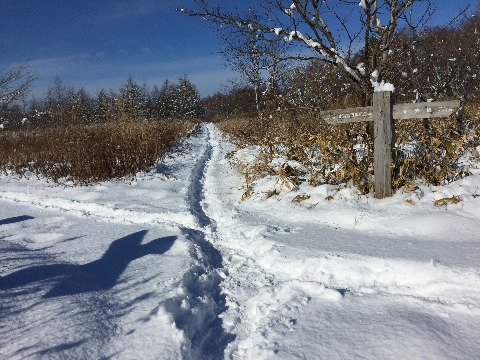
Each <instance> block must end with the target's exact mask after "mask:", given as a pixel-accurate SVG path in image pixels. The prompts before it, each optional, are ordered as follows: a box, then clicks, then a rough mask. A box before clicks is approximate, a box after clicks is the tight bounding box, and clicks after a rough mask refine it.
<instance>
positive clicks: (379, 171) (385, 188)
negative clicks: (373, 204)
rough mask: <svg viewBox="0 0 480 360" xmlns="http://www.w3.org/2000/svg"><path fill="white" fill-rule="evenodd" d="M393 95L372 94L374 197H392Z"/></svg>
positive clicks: (385, 92)
mask: <svg viewBox="0 0 480 360" xmlns="http://www.w3.org/2000/svg"><path fill="white" fill-rule="evenodd" d="M392 98H393V95H392V93H391V92H390V91H384V92H377V93H374V94H373V126H374V143H373V147H374V151H375V152H374V154H375V159H374V170H373V171H374V176H375V197H376V198H377V199H383V198H385V197H389V196H392V170H391V167H390V166H391V164H392V149H393V147H394V144H395V127H394V126H395V125H394V123H393V99H392Z"/></svg>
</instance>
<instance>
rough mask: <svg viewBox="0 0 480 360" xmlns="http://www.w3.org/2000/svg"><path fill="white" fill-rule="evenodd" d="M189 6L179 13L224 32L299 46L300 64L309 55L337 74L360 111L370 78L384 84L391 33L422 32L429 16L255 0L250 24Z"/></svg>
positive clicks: (425, 2)
mask: <svg viewBox="0 0 480 360" xmlns="http://www.w3.org/2000/svg"><path fill="white" fill-rule="evenodd" d="M193 2H194V3H195V5H196V8H194V9H181V11H182V12H184V13H186V14H187V15H190V16H201V17H203V18H205V19H206V20H208V21H210V22H213V23H216V24H218V25H221V26H222V27H224V28H226V27H229V28H231V29H233V28H236V29H239V28H244V29H254V30H255V31H257V32H258V34H261V36H263V37H264V38H266V39H271V38H272V37H273V36H280V37H283V39H285V40H286V41H287V42H290V43H292V44H297V45H300V50H301V52H300V54H301V55H300V54H299V55H297V56H296V57H297V58H299V59H301V58H303V59H304V58H309V56H306V55H305V49H306V48H307V49H309V50H310V51H311V52H312V55H313V56H314V57H315V58H317V59H319V60H321V61H323V62H325V63H327V64H329V65H331V66H334V67H336V68H338V69H339V70H340V71H341V72H342V73H343V74H344V76H345V78H346V79H347V80H348V81H349V82H350V84H351V85H352V86H353V89H354V91H356V92H357V93H358V94H359V95H360V96H361V97H362V99H363V103H364V104H365V105H367V104H368V103H370V101H371V97H372V95H371V93H372V89H371V75H372V74H375V75H376V80H377V81H378V82H381V81H382V80H388V79H384V74H385V70H386V68H387V67H388V66H389V63H390V62H391V59H390V58H391V51H390V50H391V47H392V42H393V40H394V34H395V31H396V29H397V28H398V27H399V26H400V25H401V24H403V25H405V26H409V27H412V28H416V27H418V26H421V25H422V24H424V23H425V22H426V19H428V17H429V15H430V14H431V13H432V11H433V5H432V4H431V1H430V0H360V1H359V0H338V1H325V0H263V1H260V0H257V1H255V2H254V3H256V11H257V12H258V16H256V17H254V18H253V19H252V18H249V17H248V16H245V15H240V14H241V12H239V10H237V9H230V10H229V9H226V8H225V6H224V5H219V3H220V2H218V1H215V0H193ZM414 10H415V11H414ZM242 13H244V12H242ZM359 50H361V52H360V56H354V55H356V54H358V52H359ZM310 58H311V56H310Z"/></svg>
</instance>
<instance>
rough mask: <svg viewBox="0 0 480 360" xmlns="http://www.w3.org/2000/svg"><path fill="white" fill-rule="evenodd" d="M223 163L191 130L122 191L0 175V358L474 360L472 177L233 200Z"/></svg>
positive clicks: (479, 218) (477, 313)
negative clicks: (407, 187)
mask: <svg viewBox="0 0 480 360" xmlns="http://www.w3.org/2000/svg"><path fill="white" fill-rule="evenodd" d="M232 150H233V146H232V145H231V144H230V143H229V142H228V141H227V140H225V139H224V138H223V137H222V136H221V134H220V133H219V131H218V130H217V129H216V128H215V127H214V126H213V125H202V126H200V127H199V129H198V130H196V132H195V133H194V134H192V136H190V137H189V138H187V139H186V140H185V141H184V142H183V143H181V144H180V145H179V146H178V147H177V148H175V149H174V150H172V152H171V154H170V155H169V156H167V157H166V159H165V161H164V162H163V163H159V164H158V165H157V166H155V167H154V168H152V169H151V171H149V172H148V173H143V174H139V175H138V177H137V179H136V180H135V181H131V182H130V181H123V180H117V181H111V182H105V183H101V184H98V185H94V186H88V187H73V186H70V185H69V184H65V185H64V186H55V185H52V184H51V183H49V182H47V181H45V180H42V179H37V178H36V177H34V176H31V177H30V178H29V179H16V178H15V177H7V176H5V175H3V176H1V177H0V248H1V250H2V251H1V252H0V257H1V260H0V263H1V268H0V316H1V319H2V322H1V326H0V358H8V359H16V358H33V359H37V358H75V359H93V358H113V359H133V358H135V359H180V358H183V359H223V358H225V359H272V358H275V359H277V358H278V359H296V358H300V359H302V358H306V359H313V358H318V357H319V356H321V357H322V358H328V359H345V358H368V359H372V358H385V359H394V358H400V357H401V358H404V359H419V358H422V359H452V358H455V359H473V358H476V357H477V354H478V352H479V351H480V342H479V341H478V339H479V338H480V337H479V335H480V330H479V329H480V326H479V325H480V281H479V280H480V275H479V274H480V266H479V263H480V238H479V236H478V234H479V232H480V211H479V209H480V193H479V190H478V189H480V171H479V170H475V169H474V170H473V175H472V176H469V177H467V178H465V179H462V180H458V181H456V182H454V183H452V184H450V185H447V186H441V187H434V188H428V187H420V188H419V189H417V190H416V191H415V192H413V193H401V192H398V193H397V194H395V195H394V196H393V197H391V198H388V199H384V200H377V199H373V198H371V197H370V196H365V195H361V194H359V193H358V192H356V191H355V189H352V188H350V187H348V186H333V185H322V186H318V187H315V188H312V187H310V186H307V185H302V186H300V187H293V188H292V189H287V188H286V187H285V186H282V185H281V183H280V182H277V183H276V182H275V179H274V178H273V177H270V178H264V179H261V180H257V181H256V182H255V184H254V187H255V193H254V195H253V196H252V197H251V198H250V199H247V200H245V201H241V200H240V198H241V192H242V191H241V190H240V188H241V186H242V178H241V176H240V175H239V174H237V173H236V172H235V170H233V169H232V167H231V166H230V163H229V160H227V158H226V156H225V155H226V154H227V153H228V152H230V151H232ZM255 151H257V150H256V149H255V148H253V147H251V148H247V149H244V150H242V151H241V152H237V153H235V155H234V157H236V158H240V159H242V160H243V161H249V159H253V155H254V152H255ZM275 183H276V185H275ZM273 186H276V187H277V188H278V193H279V195H277V196H272V197H270V198H265V196H264V193H265V192H266V191H269V190H272V187H273ZM299 194H308V195H309V196H310V197H309V198H307V199H306V200H305V201H302V202H300V203H293V202H292V199H293V198H294V197H295V196H296V195H299ZM453 196H456V197H459V198H460V199H461V201H460V202H459V203H456V204H455V203H447V204H446V205H442V206H437V205H435V203H434V201H435V200H438V199H444V198H449V197H453ZM407 201H408V202H407ZM320 354H321V355H320Z"/></svg>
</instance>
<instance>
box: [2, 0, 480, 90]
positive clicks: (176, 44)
mask: <svg viewBox="0 0 480 360" xmlns="http://www.w3.org/2000/svg"><path fill="white" fill-rule="evenodd" d="M222 2H223V3H230V4H235V3H238V4H241V3H245V2H246V0H239V1H233V0H223V1H222ZM434 2H435V3H436V4H437V6H438V11H437V14H436V21H438V22H440V23H441V22H442V21H443V19H447V18H449V17H450V16H452V14H454V13H455V12H457V11H458V9H459V8H460V7H462V6H464V5H465V4H468V3H472V4H476V3H477V0H473V1H468V0H456V1H450V0H434ZM191 4H192V3H191V0H1V4H0V66H1V67H3V66H5V65H15V64H16V63H20V62H24V61H26V60H28V61H29V62H30V66H31V68H32V69H33V71H34V72H35V73H36V74H37V75H38V76H39V79H38V80H37V82H36V85H35V89H34V91H33V93H34V94H35V95H36V96H41V95H42V94H43V91H44V90H45V89H46V88H47V87H49V86H51V85H52V84H53V81H54V79H55V77H56V76H58V77H60V79H61V80H62V81H63V83H64V84H66V85H71V86H74V87H76V88H79V87H84V88H85V89H86V90H88V91H89V92H91V93H93V94H95V93H96V92H97V91H98V90H100V89H101V88H105V89H107V90H108V89H110V88H112V89H114V90H117V89H118V88H119V86H120V85H121V84H122V83H124V82H125V80H126V79H127V78H128V77H130V76H131V77H132V78H133V79H134V80H136V81H137V82H142V81H144V80H145V81H147V83H148V84H149V85H150V86H152V85H154V84H158V85H160V84H161V83H162V82H163V80H164V79H166V78H168V79H171V80H174V79H176V78H178V77H180V76H182V75H184V74H185V75H187V76H188V77H189V78H190V79H191V80H192V82H193V83H195V84H196V85H197V86H198V88H199V90H200V93H201V94H202V95H204V96H205V95H209V94H212V93H213V92H215V91H216V90H220V89H221V85H222V84H225V83H226V82H227V81H228V79H229V78H232V77H234V76H235V75H234V73H233V72H232V71H231V70H229V69H227V68H225V66H223V60H222V57H221V56H220V55H219V54H218V53H217V52H218V50H219V49H220V47H219V42H218V39H217V37H216V35H215V34H214V32H213V31H212V29H211V27H210V26H209V24H208V23H207V22H206V21H203V20H201V19H199V18H190V17H187V16H185V15H183V14H181V13H179V12H177V11H176V10H175V9H176V8H177V7H189V6H191Z"/></svg>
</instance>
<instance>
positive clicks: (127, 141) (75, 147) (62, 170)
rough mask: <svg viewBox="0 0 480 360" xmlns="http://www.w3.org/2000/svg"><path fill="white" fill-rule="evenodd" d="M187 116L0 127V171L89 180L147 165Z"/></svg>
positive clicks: (184, 126) (183, 129) (182, 128)
mask: <svg viewBox="0 0 480 360" xmlns="http://www.w3.org/2000/svg"><path fill="white" fill-rule="evenodd" d="M193 128H194V123H193V122H191V121H183V120H178V121H168V122H167V121H158V122H135V123H133V122H126V123H120V124H104V125H91V126H76V127H75V126H71V127H63V128H51V129H44V130H35V131H19V132H2V133H0V154H1V155H0V171H2V172H4V173H10V172H14V173H16V174H19V175H20V176H22V175H25V174H26V172H30V173H33V174H36V175H37V176H44V177H46V178H48V179H51V180H53V181H54V182H59V181H61V180H62V181H65V180H71V181H73V182H74V183H75V184H89V183H94V182H99V181H105V180H109V179H114V178H120V177H125V176H127V177H130V178H133V177H134V176H135V174H136V173H137V172H139V171H145V170H148V169H149V168H150V167H151V166H152V165H153V164H154V163H155V162H156V161H158V159H160V158H161V157H162V155H163V154H164V153H165V151H166V150H167V149H169V148H170V147H171V146H173V145H174V144H175V143H176V142H177V140H178V139H179V138H180V137H182V136H185V135H186V134H187V133H188V132H189V131H191V130H192V129H193Z"/></svg>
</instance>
